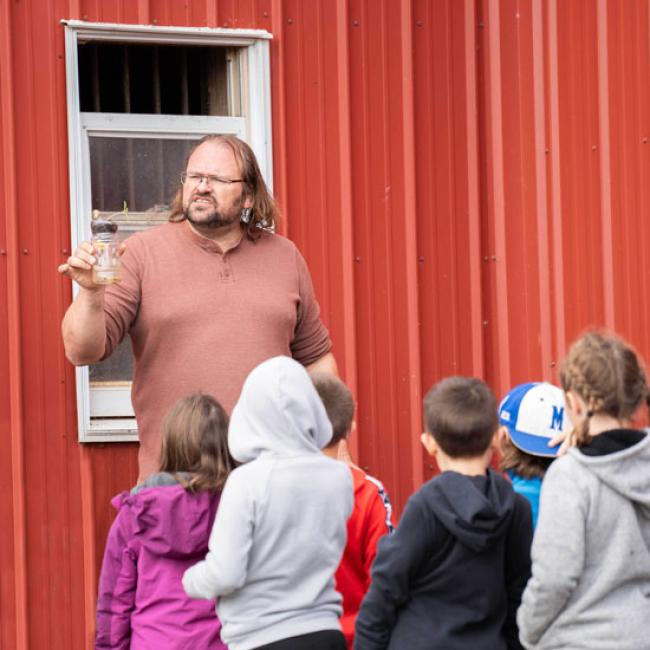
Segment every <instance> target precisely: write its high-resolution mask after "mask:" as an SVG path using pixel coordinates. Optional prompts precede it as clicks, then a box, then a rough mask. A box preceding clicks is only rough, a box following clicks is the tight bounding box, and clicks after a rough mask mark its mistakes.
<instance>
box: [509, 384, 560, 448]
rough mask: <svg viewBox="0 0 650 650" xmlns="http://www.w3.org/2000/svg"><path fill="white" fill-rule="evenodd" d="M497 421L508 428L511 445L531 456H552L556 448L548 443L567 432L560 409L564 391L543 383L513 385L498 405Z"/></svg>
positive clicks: (557, 446)
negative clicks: (555, 436)
mask: <svg viewBox="0 0 650 650" xmlns="http://www.w3.org/2000/svg"><path fill="white" fill-rule="evenodd" d="M499 422H500V423H501V424H502V425H504V426H505V427H507V428H508V432H509V433H510V439H511V440H512V442H513V444H514V445H515V446H516V447H518V448H519V449H521V451H525V452H526V453H528V454H533V455H534V456H547V457H550V458H552V457H554V456H556V455H557V451H558V449H559V448H560V445H556V446H555V447H549V446H548V441H549V440H550V439H551V438H552V437H553V436H554V435H556V434H557V433H560V431H566V432H568V431H569V430H570V429H571V424H570V422H569V418H568V417H567V415H566V411H565V408H564V392H563V391H562V390H561V389H559V388H558V387H557V386H553V385H552V384H548V383H546V382H531V383H528V384H520V385H519V386H515V387H514V388H513V389H512V390H511V391H510V392H509V393H508V394H507V395H506V396H505V397H504V398H503V400H502V402H501V404H500V406H499Z"/></svg>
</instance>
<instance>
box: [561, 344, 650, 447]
mask: <svg viewBox="0 0 650 650" xmlns="http://www.w3.org/2000/svg"><path fill="white" fill-rule="evenodd" d="M560 381H561V383H562V388H563V389H564V391H565V392H569V391H573V392H574V393H575V394H576V395H578V396H579V397H580V398H581V399H582V400H584V402H585V404H586V407H587V417H586V418H585V419H584V421H583V422H582V423H581V425H580V426H579V427H575V428H574V430H573V431H572V432H571V434H570V435H571V440H572V443H573V444H574V445H576V446H578V447H580V446H583V445H586V444H588V443H589V442H591V436H590V435H589V420H590V418H591V416H593V415H596V414H598V413H602V414H606V415H609V416H611V417H614V418H616V419H617V420H628V419H630V418H631V417H632V416H633V415H634V412H635V411H636V410H637V409H638V408H639V406H640V405H641V403H642V402H643V401H644V400H647V399H648V386H647V381H646V374H645V370H644V369H643V366H642V365H641V362H640V361H639V358H638V357H637V355H636V353H635V351H634V350H633V348H632V347H631V346H630V345H628V344H627V343H626V342H625V341H623V340H622V339H620V338H618V337H617V336H614V335H612V334H608V333H605V332H599V331H594V332H588V333H586V334H584V335H583V336H581V337H580V338H579V339H578V340H577V341H576V342H575V343H573V345H572V346H571V348H570V349H569V352H568V353H567V356H566V358H565V359H564V362H563V363H562V367H561V369H560Z"/></svg>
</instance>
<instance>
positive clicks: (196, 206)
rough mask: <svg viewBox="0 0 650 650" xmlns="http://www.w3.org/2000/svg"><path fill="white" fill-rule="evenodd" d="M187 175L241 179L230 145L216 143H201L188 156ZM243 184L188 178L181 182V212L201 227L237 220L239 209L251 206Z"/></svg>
mask: <svg viewBox="0 0 650 650" xmlns="http://www.w3.org/2000/svg"><path fill="white" fill-rule="evenodd" d="M186 172H187V173H188V174H204V175H206V176H207V175H210V176H219V177H220V178H223V179H229V180H235V179H240V178H241V170H240V169H239V165H238V163H237V159H236V158H235V154H234V153H233V152H232V150H231V149H230V147H228V146H227V145H224V144H220V143H218V142H211V141H208V142H204V143H203V144H202V145H200V146H199V147H198V148H197V149H196V151H194V153H193V154H192V155H191V156H190V159H189V161H188V163H187V170H186ZM251 203H252V202H251V200H250V197H247V196H246V195H245V194H244V184H243V183H218V182H217V183H212V184H211V183H209V182H208V180H207V179H206V178H203V179H201V181H200V182H198V183H197V182H196V180H191V179H190V178H188V179H187V180H186V181H185V184H184V185H183V214H184V215H185V218H186V219H187V220H188V221H189V222H190V223H192V224H194V225H195V226H198V227H202V228H222V227H224V226H230V225H233V224H235V223H239V217H240V214H241V211H242V208H246V207H250V205H251Z"/></svg>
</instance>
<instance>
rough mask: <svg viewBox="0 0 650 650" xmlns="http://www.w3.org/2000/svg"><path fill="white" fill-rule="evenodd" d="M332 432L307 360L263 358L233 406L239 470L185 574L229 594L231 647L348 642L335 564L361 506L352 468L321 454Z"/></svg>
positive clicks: (193, 586)
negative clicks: (201, 554) (200, 557)
mask: <svg viewBox="0 0 650 650" xmlns="http://www.w3.org/2000/svg"><path fill="white" fill-rule="evenodd" d="M331 437H332V426H331V424H330V421H329V419H328V417H327V413H326V412H325V407H324V406H323V403H322V402H321V399H320V397H319V396H318V394H317V392H316V389H315V388H314V385H313V383H312V381H311V379H310V377H309V374H308V373H307V371H306V370H305V368H304V367H303V366H301V365H300V364H299V363H297V362H296V361H294V360H292V359H290V358H288V357H275V358H273V359H269V360H268V361H265V362H264V363H262V364H261V365H259V366H257V368H255V369H254V370H253V371H252V372H251V373H250V375H249V376H248V378H247V379H246V381H245V382H244V386H243V388H242V392H241V396H240V398H239V401H238V402H237V404H236V406H235V408H234V409H233V412H232V416H231V418H230V428H229V431H228V446H229V448H230V453H231V454H232V456H233V458H235V460H237V461H239V462H240V463H245V464H244V465H242V466H241V467H238V468H237V469H236V470H234V471H233V472H232V474H230V477H229V478H228V481H227V483H226V486H225V488H224V491H223V494H222V497H221V502H220V504H219V510H218V514H217V518H216V520H215V523H214V528H213V529H212V533H211V535H210V541H209V544H208V547H209V553H208V555H207V556H206V558H205V560H204V561H203V562H199V563H198V564H195V565H194V566H193V567H191V568H190V569H188V570H187V571H186V572H185V575H184V577H183V586H184V587H185V591H186V592H187V594H188V595H189V596H191V597H194V598H219V601H218V604H217V612H218V615H219V618H220V620H221V622H222V625H223V628H222V632H221V637H222V639H223V640H224V642H225V643H226V644H227V645H228V648H229V649H230V650H251V649H253V648H254V649H256V650H258V649H261V648H268V649H269V650H271V649H273V650H276V649H277V650H284V649H285V648H286V649H290V650H301V649H302V648H309V649H310V650H339V649H340V650H346V643H345V638H344V636H343V634H342V632H341V626H340V624H339V616H340V615H341V610H342V608H341V596H340V594H338V593H337V592H336V590H335V588H334V572H335V571H336V568H337V567H338V565H339V562H340V561H341V556H342V555H343V549H344V547H345V536H346V524H347V520H348V517H349V516H350V513H351V512H352V504H353V494H352V476H351V474H350V470H349V469H348V468H347V466H346V465H345V464H344V463H342V462H340V461H338V460H333V459H331V458H328V457H327V456H325V455H323V454H322V453H321V451H320V450H321V449H322V448H323V447H325V446H326V445H327V444H328V443H329V441H330V439H331Z"/></svg>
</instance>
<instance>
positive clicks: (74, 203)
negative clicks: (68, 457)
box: [62, 20, 273, 442]
mask: <svg viewBox="0 0 650 650" xmlns="http://www.w3.org/2000/svg"><path fill="white" fill-rule="evenodd" d="M62 23H63V24H64V25H65V46H66V78H67V79H66V86H67V102H68V147H69V170H70V219H71V240H72V241H71V245H72V249H73V250H74V249H75V248H76V247H77V246H78V245H79V243H81V242H82V241H84V240H88V239H89V238H90V223H89V221H90V220H89V215H90V214H91V209H92V202H91V201H92V197H91V183H90V147H89V142H90V138H91V137H128V138H138V137H141V138H152V137H153V138H166V139H173V138H177V139H179V138H180V139H192V138H196V139H198V138H200V137H201V136H203V135H205V134H206V133H232V134H235V135H237V136H239V137H241V138H242V139H244V140H246V141H247V142H248V143H249V144H250V145H251V147H252V149H253V151H254V152H255V155H256V157H257V160H258V163H259V165H260V169H261V171H262V174H263V176H264V179H265V181H266V183H267V185H268V186H269V188H271V189H272V187H273V165H272V150H271V77H270V63H269V40H270V39H271V38H272V36H271V34H270V33H269V32H267V31H264V30H256V29H221V28H217V29H208V28H188V27H154V26H149V25H119V24H109V23H87V22H83V21H78V20H64V21H62ZM89 41H95V42H97V41H106V42H118V43H147V44H154V43H158V44H161V45H201V46H210V45H212V46H218V47H234V48H241V49H243V51H244V53H245V58H244V60H245V65H246V71H245V74H243V75H242V76H241V78H242V103H243V113H244V115H245V117H223V116H196V115H150V114H147V115H144V114H136V113H85V112H81V110H80V99H79V69H78V54H77V46H78V44H79V43H80V42H83V43H86V42H89ZM78 291H79V288H78V286H76V285H74V286H73V295H74V297H76V295H77V293H78ZM76 381H77V421H78V437H79V441H80V442H110V441H113V442H122V441H135V440H138V432H137V426H136V422H135V418H134V417H133V415H128V414H129V413H130V414H132V413H133V409H132V406H131V394H130V393H131V391H130V387H123V386H107V387H103V388H101V389H97V388H95V389H92V390H91V388H90V379H89V370H88V366H82V367H78V368H77V369H76ZM113 414H115V416H116V417H112V415H113ZM97 417H101V419H94V418H97Z"/></svg>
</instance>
